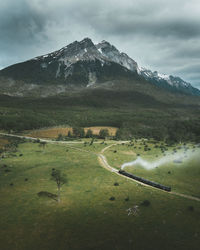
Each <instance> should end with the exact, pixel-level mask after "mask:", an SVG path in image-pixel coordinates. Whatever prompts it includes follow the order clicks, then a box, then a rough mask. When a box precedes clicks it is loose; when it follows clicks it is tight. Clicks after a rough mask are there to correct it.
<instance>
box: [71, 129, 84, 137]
mask: <svg viewBox="0 0 200 250" xmlns="http://www.w3.org/2000/svg"><path fill="white" fill-rule="evenodd" d="M73 135H74V137H80V138H83V137H84V136H85V131H84V129H83V128H81V127H74V128H73Z"/></svg>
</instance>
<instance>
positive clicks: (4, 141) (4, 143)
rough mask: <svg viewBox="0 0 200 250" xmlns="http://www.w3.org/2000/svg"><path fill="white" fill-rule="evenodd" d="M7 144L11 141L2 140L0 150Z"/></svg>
mask: <svg viewBox="0 0 200 250" xmlns="http://www.w3.org/2000/svg"><path fill="white" fill-rule="evenodd" d="M6 144H9V141H8V140H6V139H3V138H0V148H3V147H4V146H5V145H6Z"/></svg>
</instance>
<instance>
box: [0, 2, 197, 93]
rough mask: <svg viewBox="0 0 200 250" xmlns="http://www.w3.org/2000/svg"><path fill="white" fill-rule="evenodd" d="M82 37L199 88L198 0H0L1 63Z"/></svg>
mask: <svg viewBox="0 0 200 250" xmlns="http://www.w3.org/2000/svg"><path fill="white" fill-rule="evenodd" d="M85 37H90V38H91V39H92V40H93V42H95V43H97V42H100V41H101V40H107V41H109V42H110V43H112V44H113V45H115V46H116V47H117V48H118V49H119V50H120V51H123V52H126V53H127V54H128V55H129V56H130V57H132V58H133V59H134V60H136V61H137V62H138V64H139V66H144V67H147V68H149V69H151V70H157V71H159V72H160V73H166V74H173V75H177V76H180V77H182V78H183V79H184V80H186V81H188V82H190V83H192V84H193V85H194V86H196V87H198V88H200V0H123V1H119V0H101V1H99V0H98V1H97V0H47V1H44V0H0V68H4V67H6V66H8V65H11V64H13V63H17V62H20V61H24V60H27V59H30V58H32V57H35V56H39V55H42V54H45V53H48V52H52V51H54V50H57V49H60V48H61V47H64V46H66V45H67V44H69V43H70V42H73V41H74V40H82V39H83V38H85Z"/></svg>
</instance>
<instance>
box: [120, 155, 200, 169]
mask: <svg viewBox="0 0 200 250" xmlns="http://www.w3.org/2000/svg"><path fill="white" fill-rule="evenodd" d="M197 153H199V152H196V153H194V152H192V151H187V153H184V152H181V153H176V154H175V153H174V154H172V155H170V154H168V155H166V156H163V157H162V158H160V159H158V160H156V161H153V162H148V161H146V160H144V159H142V158H141V157H138V158H137V159H136V160H134V161H131V162H126V163H124V164H123V165H122V166H121V169H124V168H125V167H131V166H134V165H140V166H142V167H144V168H145V169H148V170H150V169H154V168H156V167H158V166H162V165H164V164H166V163H169V162H171V161H176V162H177V163H182V161H183V160H185V158H186V157H187V160H189V159H190V158H192V157H194V155H196V154H197Z"/></svg>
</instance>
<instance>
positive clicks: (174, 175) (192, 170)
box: [105, 141, 200, 197]
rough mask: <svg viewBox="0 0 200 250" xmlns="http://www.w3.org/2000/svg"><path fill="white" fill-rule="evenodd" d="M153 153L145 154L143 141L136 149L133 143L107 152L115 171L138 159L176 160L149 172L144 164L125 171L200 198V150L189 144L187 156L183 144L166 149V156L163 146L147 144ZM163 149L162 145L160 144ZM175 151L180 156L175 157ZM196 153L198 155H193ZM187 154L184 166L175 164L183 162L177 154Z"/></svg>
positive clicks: (136, 145)
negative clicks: (165, 158) (166, 158)
mask: <svg viewBox="0 0 200 250" xmlns="http://www.w3.org/2000/svg"><path fill="white" fill-rule="evenodd" d="M146 144H147V145H148V148H150V149H151V150H148V151H144V145H143V143H142V142H141V141H138V142H134V145H133V146H130V143H127V144H124V145H116V146H113V147H112V148H110V149H109V150H108V151H106V152H105V155H106V157H107V159H108V162H109V163H110V164H111V165H112V166H114V167H115V168H118V169H119V168H120V167H121V165H122V164H123V163H125V162H131V161H133V160H136V159H137V157H138V156H139V157H141V158H142V159H144V160H146V161H149V162H154V161H156V160H158V159H160V158H162V157H171V156H172V157H173V159H170V160H169V161H168V162H166V163H164V164H162V165H161V166H158V167H156V168H154V169H150V170H147V169H145V168H144V167H142V166H141V165H139V164H137V165H135V166H131V167H126V168H125V170H126V171H128V172H130V173H134V174H135V175H137V176H140V177H144V178H146V179H148V180H152V181H155V182H158V183H161V184H164V185H167V186H171V187H172V190H173V191H178V192H182V193H185V194H189V195H193V196H197V197H200V190H199V178H200V166H199V163H200V156H199V153H200V148H199V147H196V146H195V145H194V144H187V145H185V147H187V148H188V149H187V151H186V153H185V154H184V149H182V148H180V147H181V145H175V146H173V147H166V149H167V150H166V151H165V152H164V153H163V152H162V151H161V149H160V148H159V147H157V148H155V144H154V143H153V144H152V143H151V142H146ZM157 145H158V146H160V143H158V144H157ZM174 150H176V153H174V154H173V152H174ZM193 151H194V152H193ZM179 153H181V155H184V158H183V159H182V162H181V163H176V162H174V159H179V158H180V157H178V156H177V157H176V154H179Z"/></svg>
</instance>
